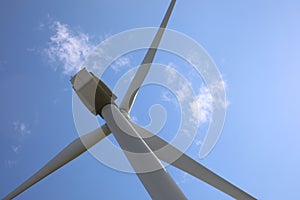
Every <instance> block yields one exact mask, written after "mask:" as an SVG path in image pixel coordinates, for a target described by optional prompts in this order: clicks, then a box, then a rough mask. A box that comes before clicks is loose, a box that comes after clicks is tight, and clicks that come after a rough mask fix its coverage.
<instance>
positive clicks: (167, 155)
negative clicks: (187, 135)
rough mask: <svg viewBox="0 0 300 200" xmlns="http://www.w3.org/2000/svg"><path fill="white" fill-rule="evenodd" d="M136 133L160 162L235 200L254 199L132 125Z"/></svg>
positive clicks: (142, 129)
mask: <svg viewBox="0 0 300 200" xmlns="http://www.w3.org/2000/svg"><path fill="white" fill-rule="evenodd" d="M132 125H133V127H134V128H135V129H136V130H137V132H138V133H139V134H140V135H141V136H142V137H143V138H144V141H145V142H146V143H147V145H148V146H149V147H150V148H151V149H152V151H153V152H154V153H155V154H156V155H157V157H158V158H159V159H160V160H163V161H164V162H167V163H169V164H171V165H173V166H174V167H177V168H178V169H181V170H183V171H185V172H186V173H189V174H190V175H192V176H194V177H196V178H198V179H200V180H202V181H204V182H206V183H208V184H209V185H211V186H213V187H215V188H217V189H219V190H221V191H222V192H224V193H226V194H228V195H230V196H231V197H233V198H235V199H241V200H254V199H255V198H254V197H252V196H251V195H249V194H248V193H246V192H244V191H243V190H241V189H240V188H238V187H237V186H235V185H233V184H231V183H230V182H228V181H227V180H225V179H224V178H222V177H221V176H219V175H217V174H215V173H214V172H212V171H211V170H209V169H208V168H206V167H204V166H203V165H201V164H200V163H198V162H196V161H195V160H193V159H192V158H191V157H189V156H188V155H186V154H184V153H183V152H181V151H180V150H179V149H177V148H176V147H174V146H172V145H171V144H169V143H168V142H166V141H165V140H163V139H161V138H160V137H158V136H157V135H154V134H153V133H151V132H150V131H148V130H146V129H144V128H142V127H140V126H139V125H137V124H134V123H132Z"/></svg>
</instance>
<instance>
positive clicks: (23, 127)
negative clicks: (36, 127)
mask: <svg viewBox="0 0 300 200" xmlns="http://www.w3.org/2000/svg"><path fill="white" fill-rule="evenodd" d="M13 127H14V130H15V131H16V132H18V133H19V134H21V135H22V136H25V135H28V134H30V133H31V130H30V128H29V125H28V124H26V123H24V122H19V121H14V122H13Z"/></svg>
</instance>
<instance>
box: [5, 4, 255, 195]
mask: <svg viewBox="0 0 300 200" xmlns="http://www.w3.org/2000/svg"><path fill="white" fill-rule="evenodd" d="M175 2H176V1H175V0H172V1H171V3H170V5H169V7H168V10H167V12H166V14H165V16H164V18H163V21H162V23H161V25H160V28H159V29H158V31H157V33H156V35H155V37H154V39H153V42H152V44H151V46H150V47H149V49H148V51H147V53H146V55H145V57H144V59H143V61H142V63H141V65H140V67H139V69H138V71H137V72H136V74H135V76H134V78H133V80H132V82H131V84H130V85H129V88H128V90H127V92H126V94H125V96H124V98H123V100H122V102H121V104H120V106H118V105H117V104H116V103H115V99H116V98H117V97H116V96H115V95H114V94H113V93H112V92H111V90H110V89H109V88H108V87H107V86H106V85H105V84H104V83H103V82H102V81H101V80H100V79H99V78H98V77H96V76H95V75H94V74H93V73H91V72H88V71H87V70H86V69H85V68H84V69H82V70H80V71H79V72H78V73H77V74H76V75H74V76H73V77H72V79H71V83H72V85H73V89H74V90H75V92H76V94H77V95H78V97H79V98H80V100H81V101H82V102H83V104H84V105H85V106H86V107H87V108H88V110H89V111H91V112H92V113H93V114H95V115H100V116H101V117H102V118H103V119H104V120H105V122H106V123H105V124H103V125H102V126H101V127H99V128H97V129H96V130H94V131H92V132H90V133H88V134H86V135H84V136H81V137H79V138H77V139H76V140H74V141H73V142H71V143H70V144H69V145H68V146H67V147H65V148H64V149H63V150H62V151H61V152H60V153H59V154H57V155H56V156H55V157H54V158H53V159H52V160H50V161H49V162H48V163H47V164H46V165H45V166H44V167H42V168H41V169H40V170H39V171H38V172H36V173H35V174H33V175H32V176H31V177H30V178H29V179H27V180H26V181H25V182H24V183H22V184H21V185H20V186H19V187H17V188H16V189H15V190H14V191H12V192H11V193H10V194H8V195H7V196H6V197H4V199H3V200H9V199H13V198H14V197H16V196H17V195H19V194H20V193H22V192H24V191H25V190H27V189H28V188H29V187H31V186H32V185H34V184H36V183H37V182H39V181H40V180H42V179H43V178H45V177H46V176H48V175H49V174H51V173H53V172H54V171H56V170H57V169H59V168H61V167H62V166H64V165H65V164H67V163H68V162H70V161H72V160H73V159H74V158H76V157H78V156H79V155H81V154H82V153H84V152H85V151H87V150H88V149H89V148H91V147H92V146H94V145H95V144H96V143H98V142H99V141H101V140H102V139H103V138H105V137H106V136H108V135H109V134H110V133H112V134H113V136H114V137H115V138H116V140H117V142H118V143H119V145H120V146H121V148H122V149H123V151H124V153H125V155H126V157H127V159H128V161H129V162H130V164H131V166H132V167H133V169H134V170H135V171H136V174H137V176H138V178H139V179H140V181H141V182H142V184H143V185H144V187H145V188H146V190H147V192H148V193H149V195H150V196H151V198H152V199H187V198H186V196H185V195H184V193H183V192H182V191H181V189H180V188H179V187H178V186H177V184H176V183H175V182H174V180H173V179H172V177H171V176H170V175H169V173H168V172H167V171H166V170H165V168H164V166H163V165H162V163H161V161H164V162H166V163H169V164H171V165H173V166H174V167H177V168H178V169H181V170H183V171H185V172H186V173H188V174H191V175H193V176H194V177H196V178H198V179H200V180H202V181H204V182H206V183H208V184H209V185H211V186H213V187H215V188H217V189H219V190H221V191H222V192H224V193H226V194H228V195H230V196H231V197H233V198H235V199H242V200H247V199H249V200H250V199H251V200H252V199H255V198H254V197H252V196H251V195H249V194H248V193H246V192H245V191H243V190H241V189H240V188H238V187H237V186H235V185H233V184H231V183H230V182H228V181H227V180H225V179H224V178H222V177H220V176H218V175H217V174H215V173H214V172H212V171H211V170H209V169H207V168H206V167H204V166H203V165H201V164H200V163H198V162H196V161H195V160H193V159H192V158H190V157H189V156H188V155H186V154H184V153H183V152H181V151H180V150H179V149H177V148H176V147H174V146H172V145H171V144H169V143H168V142H166V141H165V140H163V139H162V138H160V137H159V136H157V135H155V134H153V133H151V132H150V131H148V130H146V129H144V128H142V127H140V126H139V125H137V124H135V123H134V122H132V121H131V120H130V118H129V113H130V109H131V107H132V105H133V104H134V101H135V97H136V95H137V93H138V91H139V88H140V87H141V85H142V83H143V81H144V80H145V78H146V76H147V73H148V72H149V70H150V67H151V64H152V62H153V59H154V57H155V54H156V52H157V49H158V46H159V43H160V41H161V38H162V36H163V33H164V30H165V28H166V26H167V23H168V21H169V18H170V15H171V13H172V10H173V8H174V5H175ZM149 136H150V137H149ZM163 146H165V147H167V148H164V149H162V150H160V151H156V150H158V149H160V148H161V147H163ZM140 154H142V155H143V156H142V157H141V156H136V155H140ZM176 156H177V157H176ZM174 158H177V159H174ZM149 166H151V167H152V168H153V169H155V170H152V171H150V172H149V171H147V170H146V168H149Z"/></svg>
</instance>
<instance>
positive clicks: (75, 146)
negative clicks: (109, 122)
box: [3, 124, 110, 200]
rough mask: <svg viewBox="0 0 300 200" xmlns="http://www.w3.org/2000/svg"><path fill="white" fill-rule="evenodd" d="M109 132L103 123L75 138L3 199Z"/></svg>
mask: <svg viewBox="0 0 300 200" xmlns="http://www.w3.org/2000/svg"><path fill="white" fill-rule="evenodd" d="M109 134H110V130H109V129H108V127H107V126H106V124H104V125H103V126H101V127H99V128H97V129H96V130H94V131H92V132H90V133H88V134H86V135H84V136H81V137H79V138H77V139H75V140H74V141H73V142H72V143H70V144H69V145H68V146H67V147H65V148H64V149H63V150H62V151H61V152H60V153H58V154H57V155H56V156H55V157H54V158H53V159H52V160H50V161H49V162H48V163H47V164H46V165H45V166H44V167H42V168H41V169H40V170H39V171H38V172H36V173H35V174H34V175H32V176H31V177H30V178H29V179H27V180H26V181H25V182H24V183H22V184H21V185H20V186H19V187H17V188H16V189H15V190H14V191H12V192H11V193H10V194H8V195H7V196H6V197H4V199H3V200H10V199H13V198H15V197H16V196H17V195H19V194H20V193H22V192H24V191H25V190H27V189H28V188H29V187H31V186H32V185H34V184H35V183H37V182H39V181H40V180H42V179H43V178H45V177H46V176H48V175H50V174H51V173H53V172H54V171H56V170H57V169H59V168H61V167H62V166H64V165H65V164H67V163H68V162H70V161H72V160H73V159H75V158H77V157H78V156H79V155H81V154H82V153H84V152H85V151H86V150H87V149H89V148H91V147H92V146H94V145H95V144H96V143H97V142H99V141H100V140H102V139H103V138H105V137H106V136H107V135H109Z"/></svg>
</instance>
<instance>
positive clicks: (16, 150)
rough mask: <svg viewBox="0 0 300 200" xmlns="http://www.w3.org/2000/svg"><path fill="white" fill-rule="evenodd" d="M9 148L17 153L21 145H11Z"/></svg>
mask: <svg viewBox="0 0 300 200" xmlns="http://www.w3.org/2000/svg"><path fill="white" fill-rule="evenodd" d="M11 149H12V150H13V152H15V153H19V152H20V150H21V149H22V146H21V145H12V146H11Z"/></svg>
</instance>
